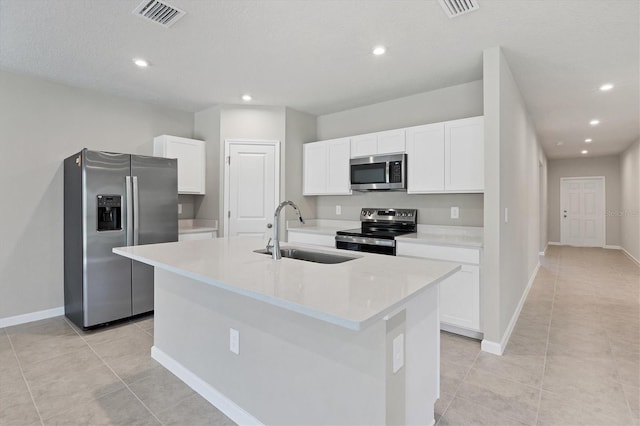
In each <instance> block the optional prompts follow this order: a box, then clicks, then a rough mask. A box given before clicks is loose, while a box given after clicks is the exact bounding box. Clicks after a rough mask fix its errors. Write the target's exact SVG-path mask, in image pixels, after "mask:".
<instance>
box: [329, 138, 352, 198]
mask: <svg viewBox="0 0 640 426" xmlns="http://www.w3.org/2000/svg"><path fill="white" fill-rule="evenodd" d="M326 148H327V188H326V193H327V194H334V195H339V194H351V175H350V168H349V158H350V154H351V144H350V140H349V138H343V139H333V140H330V141H326Z"/></svg>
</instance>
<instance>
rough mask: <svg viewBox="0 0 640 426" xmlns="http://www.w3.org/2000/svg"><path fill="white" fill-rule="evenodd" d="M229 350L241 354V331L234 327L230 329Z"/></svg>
mask: <svg viewBox="0 0 640 426" xmlns="http://www.w3.org/2000/svg"><path fill="white" fill-rule="evenodd" d="M229 350H230V351H231V352H233V353H234V354H236V355H240V332H239V331H238V330H236V329H234V328H230V329H229Z"/></svg>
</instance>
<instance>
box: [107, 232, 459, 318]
mask: <svg viewBox="0 0 640 426" xmlns="http://www.w3.org/2000/svg"><path fill="white" fill-rule="evenodd" d="M292 246H293V245H289V244H282V247H292ZM295 247H304V248H308V249H309V250H313V251H323V252H330V253H337V254H341V255H345V256H352V257H357V259H355V260H351V261H348V262H344V263H340V264H333V265H325V264H318V263H312V262H306V261H301V260H295V259H287V258H283V259H282V260H279V261H274V260H273V259H271V257H270V256H268V255H265V254H258V253H254V252H253V250H255V249H261V248H264V241H263V240H261V239H254V238H245V237H231V238H221V239H210V240H196V241H183V242H178V243H163V244H150V245H143V246H133V247H119V248H114V249H113V252H114V253H116V254H119V255H122V256H125V257H128V258H131V259H134V260H137V261H140V262H143V263H147V264H150V265H153V266H155V267H158V268H162V269H165V270H167V271H171V272H174V273H176V274H179V275H183V276H185V277H188V278H191V279H194V280H198V281H201V282H204V283H207V284H210V285H213V286H216V287H219V288H223V289H226V290H229V291H232V292H235V293H238V294H242V295H244V296H247V297H251V298H253V299H257V300H261V301H263V302H266V303H270V304H272V305H275V306H279V307H282V308H284V309H289V310H291V311H295V312H298V313H300V314H303V315H307V316H310V317H313V318H316V319H319V320H323V321H327V322H330V323H333V324H336V325H339V326H342V327H345V328H349V329H352V330H360V329H362V328H365V327H367V326H368V325H369V324H371V323H373V322H375V321H377V320H379V319H381V318H382V317H384V316H385V315H387V314H389V313H392V312H393V311H394V310H395V309H397V308H399V307H400V306H402V305H403V304H404V303H406V301H407V300H408V299H410V298H412V297H413V296H415V295H416V294H418V293H419V292H420V290H422V289H424V288H426V287H427V286H429V285H432V284H434V283H437V282H440V281H441V280H442V279H444V278H446V277H448V276H449V275H451V274H453V273H455V272H456V271H458V270H459V269H460V265H458V264H454V263H449V262H440V261H431V260H424V259H413V258H403V257H396V256H385V255H376V254H369V253H354V252H350V251H344V250H336V249H330V248H322V250H318V247H317V246H310V245H302V244H296V245H295Z"/></svg>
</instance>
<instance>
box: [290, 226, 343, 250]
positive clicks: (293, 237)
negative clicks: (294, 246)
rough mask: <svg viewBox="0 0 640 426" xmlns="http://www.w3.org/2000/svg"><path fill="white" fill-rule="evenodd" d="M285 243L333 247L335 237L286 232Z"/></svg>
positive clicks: (292, 231)
mask: <svg viewBox="0 0 640 426" xmlns="http://www.w3.org/2000/svg"><path fill="white" fill-rule="evenodd" d="M287 242H289V243H300V244H313V245H316V246H324V247H333V248H335V246H336V239H335V235H326V234H315V233H311V232H297V231H294V230H291V229H290V230H289V231H288V236H287Z"/></svg>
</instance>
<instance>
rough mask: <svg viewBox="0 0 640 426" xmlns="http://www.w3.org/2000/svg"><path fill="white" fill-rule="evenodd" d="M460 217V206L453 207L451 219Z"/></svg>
mask: <svg viewBox="0 0 640 426" xmlns="http://www.w3.org/2000/svg"><path fill="white" fill-rule="evenodd" d="M459 218H460V208H458V207H451V219H459Z"/></svg>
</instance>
